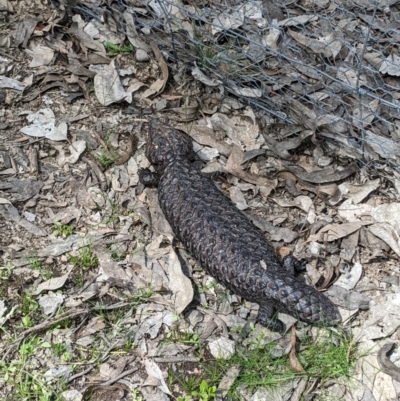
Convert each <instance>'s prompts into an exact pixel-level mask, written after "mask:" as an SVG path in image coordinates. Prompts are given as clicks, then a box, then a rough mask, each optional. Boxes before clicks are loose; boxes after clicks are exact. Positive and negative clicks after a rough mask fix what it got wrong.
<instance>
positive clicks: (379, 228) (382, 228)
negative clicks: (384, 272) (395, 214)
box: [369, 223, 400, 256]
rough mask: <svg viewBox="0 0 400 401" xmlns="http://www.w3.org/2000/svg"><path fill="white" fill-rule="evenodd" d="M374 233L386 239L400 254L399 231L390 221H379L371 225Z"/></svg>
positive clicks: (399, 254)
mask: <svg viewBox="0 0 400 401" xmlns="http://www.w3.org/2000/svg"><path fill="white" fill-rule="evenodd" d="M369 230H370V231H371V233H372V234H374V235H375V236H377V237H378V238H380V239H381V240H383V241H385V242H386V243H387V244H388V245H389V246H390V247H391V248H392V249H393V251H394V252H396V254H397V255H398V256H400V235H399V232H398V231H397V230H396V229H395V228H394V227H393V226H392V225H390V224H389V223H377V224H372V225H371V226H369Z"/></svg>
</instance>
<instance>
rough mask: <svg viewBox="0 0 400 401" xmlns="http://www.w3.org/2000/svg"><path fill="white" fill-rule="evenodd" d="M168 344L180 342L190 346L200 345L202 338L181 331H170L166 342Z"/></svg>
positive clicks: (195, 334)
mask: <svg viewBox="0 0 400 401" xmlns="http://www.w3.org/2000/svg"><path fill="white" fill-rule="evenodd" d="M164 341H165V342H167V343H170V342H179V343H182V344H188V345H195V346H199V345H200V336H199V335H198V334H197V333H189V332H181V331H179V330H172V331H170V332H169V333H168V334H167V335H166V338H165V340H164Z"/></svg>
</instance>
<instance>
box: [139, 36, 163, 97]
mask: <svg viewBox="0 0 400 401" xmlns="http://www.w3.org/2000/svg"><path fill="white" fill-rule="evenodd" d="M150 46H151V49H152V50H153V53H154V55H155V56H156V59H157V61H158V64H159V65H160V68H161V73H162V77H161V78H159V79H157V81H155V82H154V83H153V84H152V85H151V86H150V88H149V89H147V90H146V91H145V92H144V93H143V95H142V96H143V97H144V98H146V97H149V96H154V95H158V94H160V93H162V92H163V91H164V88H165V85H166V84H167V82H168V77H169V71H168V66H167V63H166V62H165V60H164V57H163V55H162V54H161V52H160V50H159V49H158V46H157V45H156V44H155V42H150Z"/></svg>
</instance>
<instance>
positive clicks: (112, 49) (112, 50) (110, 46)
mask: <svg viewBox="0 0 400 401" xmlns="http://www.w3.org/2000/svg"><path fill="white" fill-rule="evenodd" d="M103 44H104V47H105V48H106V49H107V51H108V53H109V54H110V56H115V55H116V54H120V53H129V52H131V51H132V50H133V47H132V45H129V46H122V45H115V44H114V43H111V42H107V41H106V42H104V43H103Z"/></svg>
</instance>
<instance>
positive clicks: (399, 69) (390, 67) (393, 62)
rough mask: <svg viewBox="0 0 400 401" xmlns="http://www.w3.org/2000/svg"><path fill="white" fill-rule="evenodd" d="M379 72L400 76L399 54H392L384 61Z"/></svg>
mask: <svg viewBox="0 0 400 401" xmlns="http://www.w3.org/2000/svg"><path fill="white" fill-rule="evenodd" d="M379 72H381V73H382V74H389V75H393V76H395V77H399V76H400V56H399V55H398V54H393V53H392V54H390V55H389V56H387V57H386V59H385V60H384V61H383V63H382V65H381V67H380V68H379Z"/></svg>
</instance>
